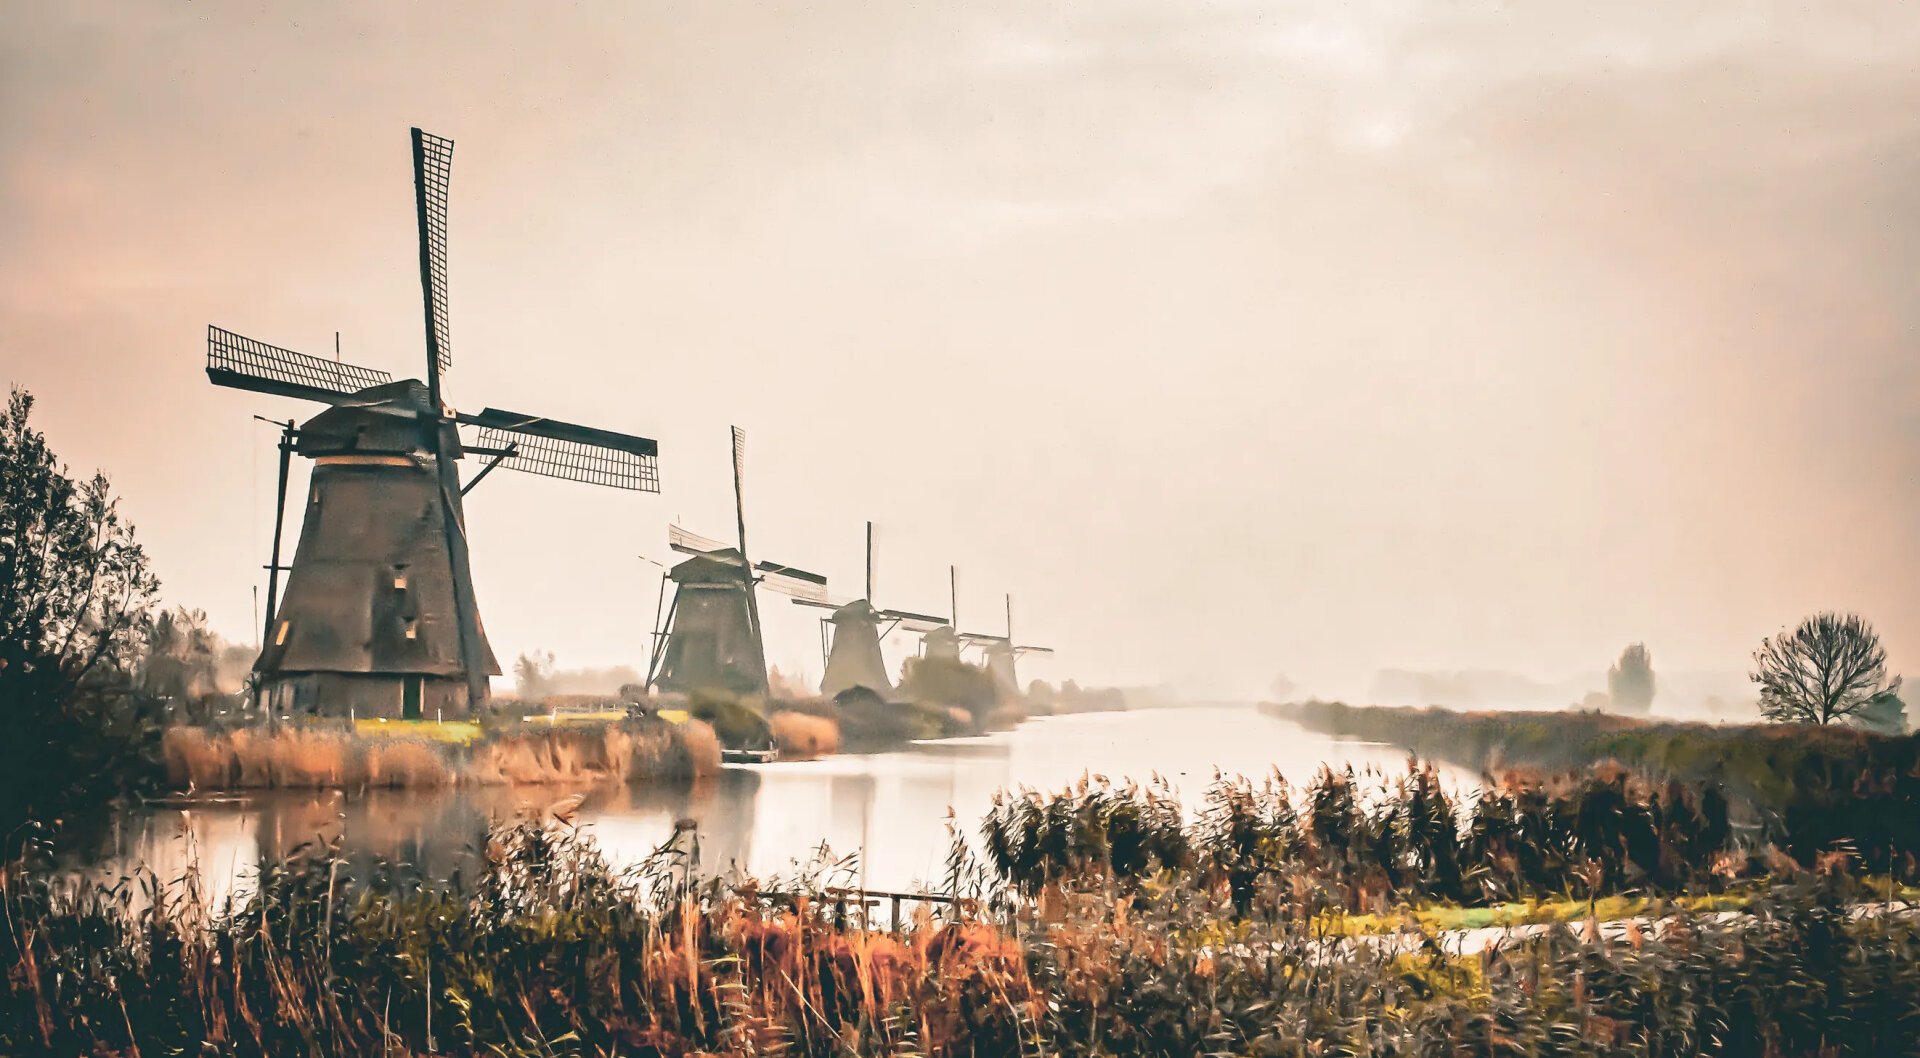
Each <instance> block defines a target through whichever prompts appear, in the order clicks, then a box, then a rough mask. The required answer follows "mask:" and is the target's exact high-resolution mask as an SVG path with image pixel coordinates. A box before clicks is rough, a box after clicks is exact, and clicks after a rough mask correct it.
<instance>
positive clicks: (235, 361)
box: [207, 324, 393, 400]
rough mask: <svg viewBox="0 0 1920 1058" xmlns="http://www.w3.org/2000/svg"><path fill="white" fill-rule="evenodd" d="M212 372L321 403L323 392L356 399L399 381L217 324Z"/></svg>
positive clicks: (210, 351) (210, 334) (229, 381)
mask: <svg viewBox="0 0 1920 1058" xmlns="http://www.w3.org/2000/svg"><path fill="white" fill-rule="evenodd" d="M207 374H208V376H210V377H211V378H212V379H213V380H214V381H215V382H218V383H221V384H223V385H232V386H236V387H238V388H243V389H260V388H266V387H261V386H257V385H255V386H249V385H246V384H245V383H246V382H247V381H248V380H251V381H253V382H265V383H272V384H274V387H273V388H272V389H271V390H270V391H272V392H282V393H285V394H286V395H289V396H310V397H312V398H313V399H316V400H324V399H326V397H325V396H323V394H333V395H336V396H351V395H353V394H355V393H358V392H360V391H361V390H363V389H367V388H369V387H372V386H383V385H386V384H387V383H389V382H391V381H393V376H392V375H390V374H388V373H387V372H385V371H381V370H378V369H375V368H371V367H361V366H360V365H358V364H344V363H341V362H340V361H338V360H326V359H323V358H321V357H318V356H308V355H307V354H305V353H296V352H294V351H293V350H291V349H282V348H281V347H279V346H277V345H268V344H267V343H266V342H262V341H258V340H256V339H253V338H248V337H247V336H245V335H242V334H235V333H233V332H232V331H230V330H227V329H226V328H224V327H216V326H213V325H211V324H210V325H208V327H207ZM295 391H317V392H312V393H308V392H295Z"/></svg>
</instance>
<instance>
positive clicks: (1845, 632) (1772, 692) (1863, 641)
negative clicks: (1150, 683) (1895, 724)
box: [1751, 613, 1900, 724]
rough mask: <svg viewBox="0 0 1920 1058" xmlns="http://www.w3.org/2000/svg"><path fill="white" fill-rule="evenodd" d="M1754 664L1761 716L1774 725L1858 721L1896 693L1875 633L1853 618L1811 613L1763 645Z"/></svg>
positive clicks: (1895, 681)
mask: <svg viewBox="0 0 1920 1058" xmlns="http://www.w3.org/2000/svg"><path fill="white" fill-rule="evenodd" d="M1753 664H1754V670H1753V673H1752V675H1751V679H1752V680H1753V682H1754V683H1757V684H1759V685H1760V712H1761V715H1763V716H1765V717H1766V718H1767V719H1769V720H1772V721H1775V722H1777V723H1797V724H1831V723H1833V722H1834V721H1836V720H1849V719H1856V720H1857V719H1858V718H1859V717H1861V716H1862V714H1866V713H1869V712H1870V710H1873V709H1883V708H1884V707H1885V704H1886V702H1887V700H1888V699H1890V698H1897V697H1898V693H1899V690H1900V677H1898V676H1895V677H1893V679H1892V680H1891V681H1889V680H1888V678H1887V652H1886V649H1885V648H1884V647H1882V646H1881V645H1880V636H1879V634H1878V633H1876V632H1875V631H1874V630H1873V626H1872V625H1870V624H1868V623H1867V622H1866V619H1865V618H1862V617H1860V616H1859V615H1857V614H1837V613H1822V614H1815V615H1814V616H1812V617H1809V618H1807V619H1806V620H1805V621H1802V622H1800V627H1798V628H1795V629H1793V630H1792V631H1783V632H1781V633H1780V634H1779V635H1776V636H1774V637H1773V638H1771V639H1769V640H1767V641H1766V642H1764V643H1762V644H1761V645H1760V649H1759V650H1756V651H1754V653H1753Z"/></svg>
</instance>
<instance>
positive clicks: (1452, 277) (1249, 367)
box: [0, 0, 1920, 710]
mask: <svg viewBox="0 0 1920 1058" xmlns="http://www.w3.org/2000/svg"><path fill="white" fill-rule="evenodd" d="M482 12H484V14H482ZM1915 54H1920V10H1916V9H1915V8H1913V7H1911V6H1910V5H1902V4H1899V3H1895V2H1892V0H1888V2H1884V3H1821V4H1786V3H1781V4H1755V5H1741V6H1739V7H1738V8H1737V9H1735V10H1727V8H1726V5H1714V4H1700V3H1687V2H1680V3H1674V2H1651V0H1644V2H1642V0H1635V2H1625V3H1617V4H1610V5H1602V6H1599V7H1595V6H1593V5H1587V4H1572V3H1563V2H1558V0H1539V2H1535V3H1529V4H1499V3H1467V4H1452V5H1433V4H1418V3H1411V2H1405V0H1397V2H1388V0H1371V2H1360V3H1351V2H1348V3H1333V2H1331V0H1329V2H1324V3H1321V2H1294V3H1278V2H1275V3H1262V2H1255V0H1235V2H1223V3H1216V4H1195V5H1174V4H1157V3H1143V2H1135V0H1113V2H1108V3H1101V4H1084V5H1045V6H1041V5H1025V4H1011V3H972V4H965V5H906V4H897V3H872V4H855V3H848V4H839V5H830V6H828V7H825V8H819V9H816V8H804V9H803V8H794V7H784V6H783V7H780V8H777V9H773V8H768V7H765V6H763V5H746V4H737V3H731V2H715V0H699V2H694V0H686V2H662V3H655V4H647V5H612V4H588V5H580V6H566V7H554V6H550V5H541V6H540V7H538V8H537V9H534V8H524V9H522V8H515V7H508V6H499V7H494V6H491V5H485V6H482V5H472V4H462V5H438V4H410V5H404V6H401V5H390V4H344V5H335V6H329V7H327V8H325V9H320V8H314V7H311V6H306V5H298V6H296V5H290V4H289V5H279V4H262V5H254V4H235V3H196V4H193V5H140V6H134V7H130V6H128V5H118V4H111V5H110V4H105V3H99V2H79V3H73V4H67V5H59V6H55V5H9V6H8V7H6V8H5V9H4V10H0V376H5V377H6V378H7V379H8V380H11V381H14V382H17V383H18V384H20V385H24V386H26V387H27V388H29V389H30V390H32V391H33V392H34V393H35V394H36V396H38V397H39V398H40V404H39V406H38V408H37V412H36V417H37V419H38V420H39V422H40V425H41V426H42V427H43V428H44V429H45V430H46V432H47V433H48V435H49V437H50V439H51V440H52V441H53V443H54V445H55V447H56V450H57V451H58V452H60V453H61V455H62V456H64V457H65V458H66V459H68V460H69V461H71V462H72V463H73V464H75V465H76V466H77V467H81V468H87V469H90V468H92V467H95V466H98V467H101V468H103V469H105V470H107V471H108V472H109V473H110V474H111V476H112V477H113V479H114V481H115V484H116V486H117V488H118V490H119V492H120V493H121V495H122V496H123V498H124V505H125V508H126V510H127V512H128V513H129V515H130V516H131V518H132V519H133V520H134V521H135V522H136V523H137V524H138V526H139V529H140V535H141V538H142V539H143V540H144V541H145V542H146V544H147V547H148V549H149V551H150V552H151V553H152V554H153V555H154V556H155V560H156V562H157V565H158V571H159V573H160V574H161V576H162V578H163V579H164V581H165V590H166V594H167V597H168V599H169V600H170V601H172V602H178V603H182V604H185V605H190V606H197V607H204V608H205V609H206V610H207V612H208V613H209V615H210V617H211V619H212V621H213V624H214V626H215V627H216V628H218V629H220V630H221V631H222V632H223V633H225V634H227V635H229V636H231V637H234V638H250V637H251V636H252V635H253V632H252V628H253V621H254V618H253V611H252V606H253V590H254V587H255V585H256V584H258V583H259V581H260V578H261V574H260V571H259V567H260V566H261V565H262V564H263V563H264V562H265V561H266V556H267V544H268V539H269V534H270V525H269V521H270V514H271V501H272V486H273V480H272V470H273V465H272V449H271V443H272V430H271V428H270V427H266V426H263V425H261V424H259V423H255V422H253V421H252V420H251V419H250V416H251V415H253V414H256V413H258V414H262V415H269V416H279V417H285V416H287V415H302V416H304V415H305V414H308V413H310V411H311V408H310V407H306V406H302V405H299V404H297V403H293V402H287V401H280V400H276V399H274V398H267V397H256V396H253V395H249V394H242V393H237V392H233V391H228V390H217V389H215V388H214V387H212V386H209V385H208V384H207V382H206V379H205V376H204V374H203V373H202V371H201V368H202V365H203V359H202V358H203V356H204V344H203V343H204V329H205V326H206V325H207V324H208V323H209V322H217V323H220V324H222V325H224V326H227V327H231V328H233V329H235V330H238V331H240V332H241V333H244V334H247V335H249V336H253V337H257V338H261V339H263V340H268V341H272V342H276V343H278V344H282V345H288V346H291V347H294V348H297V349H303V350H306V351H309V352H313V353H316V354H323V355H324V354H327V353H330V352H331V349H332V346H333V341H334V332H335V331H336V330H338V331H339V332H341V347H342V351H343V355H344V357H345V358H346V359H347V360H349V361H353V362H356V363H362V364H367V365H369V366H375V367H380V368H384V369H387V370H391V371H394V372H395V373H396V374H400V375H405V374H413V373H416V372H417V370H418V366H417V365H419V364H420V362H421V358H422V356H423V354H422V352H421V349H422V339H421V323H420V310H419V301H418V299H419V286H418V281H417V273H416V272H415V268H416V258H415V252H416V251H415V244H414V229H413V224H414V221H413V213H412V209H413V206H412V199H411V187H410V182H409V181H410V176H409V170H408V165H409V160H408V155H407V150H406V129H407V127H408V126H409V125H416V124H417V125H420V126H423V127H425V128H427V129H429V130H431V131H435V132H439V133H442V134H445V135H449V136H452V137H453V138H454V139H455V140H456V141H457V143H458V148H457V150H456V154H455V163H454V176H453V198H452V237H451V255H452V266H451V274H452V299H451V300H452V314H453V333H454V343H455V349H456V351H457V357H458V360H457V362H456V365H455V371H454V373H453V375H452V376H451V377H450V378H449V381H448V392H449V395H450V397H451V399H452V400H453V402H454V403H455V404H456V405H458V406H460V407H463V408H478V407H480V406H482V405H485V404H493V405H496V406H504V407H510V408H514V409H524V410H527V411H532V412H536V413H540V414H546V415H551V416H554V417H558V418H563V419H571V420H574V421H578V422H584V423H589V424H592V425H596V426H602V427H606V428H609V429H617V430H623V431H628V432H633V433H639V434H644V435H647V436H651V437H656V438H658V439H659V440H660V442H661V451H662V457H661V467H662V477H663V481H664V491H663V493H662V494H661V495H659V496H647V495H637V494H630V493H617V492H612V491H608V490H596V489H592V488H588V487H585V486H579V485H570V484H567V483H561V482H553V481H546V480H539V479H534V478H529V477H526V476H522V475H509V474H504V473H503V474H497V475H493V476H491V477H490V478H489V479H488V480H487V482H486V483H484V484H483V485H482V486H480V487H479V489H477V490H476V491H475V493H474V494H473V496H472V497H471V498H470V502H469V506H468V510H469V519H470V522H471V535H472V538H473V555H474V565H475V574H476V578H477V582H478V583H477V588H478V595H479V600H480V603H481V606H482V609H483V613H484V615H485V620H486V627H487V630H488V632H489V635H490V637H491V638H492V640H493V643H494V646H495V648H496V651H497V652H498V653H499V655H500V657H501V658H502V659H503V660H507V659H511V658H513V657H514V656H516V655H517V654H518V653H520V652H522V651H533V650H551V651H553V652H554V653H555V656H556V658H557V664H558V665H559V666H560V667H561V668H565V669H586V668H609V667H613V666H618V665H643V664H644V659H645V650H646V640H645V635H646V632H647V630H648V628H649V626H650V622H651V618H652V615H653V610H654V600H655V598H656V590H657V586H658V580H657V578H658V573H659V570H658V568H657V567H656V566H655V565H652V564H650V563H649V561H648V560H649V559H651V560H654V561H667V560H668V559H669V558H670V556H669V554H668V553H667V551H666V548H665V539H664V534H665V529H664V527H665V525H666V524H667V523H668V522H669V521H673V520H675V519H678V520H680V521H682V522H683V524H685V525H687V526H688V527H689V528H691V529H693V530H695V531H697V532H703V533H705V534H707V535H710V536H721V537H724V536H726V535H729V534H728V529H729V527H730V526H731V515H732V511H731V495H730V483H729V479H728V453H727V432H726V427H727V426H728V425H729V424H731V423H738V424H740V425H742V426H744V427H745V428H746V430H747V432H748V436H749V442H750V454H749V463H748V467H749V469H748V482H747V497H748V506H749V512H748V516H749V521H750V539H751V542H752V543H753V550H754V552H755V554H756V556H757V557H763V558H768V559H773V560H775V561H780V562H785V563H790V564H793V565H797V566H801V567H804V568H808V569H816V570H820V571H822V572H825V573H827V574H829V575H830V576H831V577H832V578H833V580H834V590H835V591H836V593H838V594H847V595H851V594H857V589H856V590H853V591H848V590H846V589H848V588H851V587H853V586H855V585H857V584H858V581H859V578H860V570H861V543H860V541H861V536H860V534H861V526H862V522H864V521H865V520H867V519H872V520H874V521H875V522H877V523H878V525H879V527H880V532H881V556H880V573H879V581H878V594H879V595H880V596H881V597H882V598H883V600H884V602H885V604H886V605H890V606H897V607H902V608H907V609H919V610H930V611H933V612H943V611H944V610H945V607H946V595H947V566H948V564H949V563H953V564H957V565H958V566H959V569H960V600H959V609H960V615H961V622H962V624H963V625H966V626H970V627H977V628H979V629H980V630H983V631H997V630H998V626H999V624H1000V621H1001V613H1002V603H1001V600H1002V596H1003V594H1005V593H1008V592H1011V593H1012V594H1013V595H1014V596H1015V606H1016V623H1017V631H1018V632H1019V634H1020V636H1021V638H1023V639H1026V640H1029V641H1031V642H1036V643H1042V644H1045V645H1048V646H1052V647H1054V648H1056V649H1057V651H1058V654H1057V655H1056V656H1055V657H1054V658H1053V659H1052V660H1051V661H1049V662H1046V663H1044V664H1036V665H1034V666H1032V669H1031V672H1030V673H1029V672H1028V671H1026V670H1023V672H1022V675H1023V676H1026V675H1029V674H1031V675H1035V676H1046V677H1048V678H1052V679H1056V680H1058V679H1060V678H1064V677H1067V676H1072V677H1075V678H1078V679H1079V680H1081V682H1083V683H1153V682H1158V681H1161V680H1171V681H1174V682H1176V683H1178V684H1180V685H1181V686H1183V687H1185V688H1187V689H1189V690H1190V691H1191V692H1192V693H1195V694H1200V695H1206V696H1216V697H1218V696H1254V695H1258V694H1261V693H1263V691H1264V689H1265V688H1266V687H1267V685H1268V684H1269V682H1270V681H1271V680H1272V678H1273V676H1274V674H1275V673H1276V672H1281V671H1284V672H1286V673H1287V674H1288V675H1289V677H1290V678H1291V679H1292V680H1293V681H1294V682H1295V684H1297V686H1298V687H1299V688H1300V690H1301V691H1302V693H1311V694H1319V695H1322V696H1339V697H1346V698H1349V699H1353V700H1360V699H1362V698H1364V697H1366V695H1367V694H1368V692H1369V691H1370V689H1371V688H1372V686H1373V682H1374V680H1375V674H1376V673H1377V672H1378V671H1379V670H1381V669H1403V670H1411V671H1428V672H1454V673H1458V672H1469V671H1476V670H1500V671H1504V672H1511V673H1515V674H1518V675H1520V676H1522V677H1524V678H1525V679H1528V680H1533V681H1537V682H1539V683H1542V684H1546V685H1550V686H1555V687H1557V686H1558V685H1559V684H1560V683H1562V682H1568V681H1570V682H1575V683H1577V682H1580V681H1581V678H1582V674H1589V673H1594V672H1600V671H1603V670H1604V669H1605V667H1606V665H1607V664H1608V663H1609V662H1611V661H1612V659H1613V658H1615V657H1616V656H1617V655H1618V653H1619V651H1620V648H1621V647H1622V646H1624V645H1625V644H1627V643H1629V642H1639V641H1644V642H1646V643H1647V644H1648V645H1649V646H1650V647H1651V648H1652V650H1653V653H1654V657H1655V660H1656V664H1657V665H1660V666H1666V667H1671V668H1672V669H1673V670H1674V671H1676V672H1682V671H1703V672H1714V673H1726V672H1733V673H1735V674H1737V673H1738V672H1739V671H1740V670H1741V668H1742V667H1743V666H1744V664H1745V662H1746V659H1747V656H1748V654H1749V653H1750V652H1751V650H1752V649H1753V648H1754V647H1755V646H1756V645H1758V643H1759V642H1760V640H1761V639H1762V638H1763V637H1764V636H1766V635H1768V634H1771V633H1772V632H1774V631H1776V630H1777V629H1778V628H1780V627H1781V626H1783V625H1786V624H1789V623H1792V622H1795V621H1797V620H1798V619H1800V618H1801V617H1802V616H1804V615H1806V614H1808V613H1810V612H1812V611H1815V610H1819V609H1843V610H1856V611H1858V612H1860V613H1862V614H1864V615H1866V616H1867V617H1868V618H1869V619H1871V620H1873V621H1874V622H1875V623H1876V624H1877V625H1878V627H1879V628H1880V630H1881V631H1882V633H1883V634H1884V635H1885V637H1886V639H1887V642H1888V648H1889V654H1890V659H1891V663H1892V667H1893V668H1894V669H1895V670H1896V671H1898V670H1902V669H1903V668H1904V669H1907V670H1911V669H1912V668H1914V667H1915V665H1914V660H1913V659H1915V658H1916V657H1920V595H1917V594H1916V592H1915V589H1914V584H1915V577H1914V574H1915V572H1916V569H1915V565H1916V563H1915V559H1914V558H1913V548H1912V541H1913V540H1914V539H1915V538H1916V531H1917V530H1920V499H1916V490H1915V489H1914V487H1913V486H1914V483H1915V481H1916V480H1920V386H1917V385H1916V383H1917V382H1920V379H1917V378H1916V374H1920V367H1916V364H1917V363H1920V361H1917V360H1916V358H1915V356H1914V355H1913V349H1914V345H1915V337H1916V334H1915V331H1916V313H1920V298H1916V297H1915V294H1916V290H1915V277H1916V276H1920V267H1917V266H1920V239H1916V238H1915V231H1914V228H1915V217H1916V207H1917V206H1920V179H1916V178H1917V177H1920V68H1916V66H1915V64H1914V63H1913V61H1912V57H1913V56H1914V55H1915ZM469 473H471V468H470V469H469ZM303 493H304V477H303V476H302V475H300V474H296V479H295V482H294V493H293V494H294V495H295V496H296V497H298V496H300V495H302V494H303ZM642 556H644V558H643V557H642ZM262 594H264V592H263V593H262ZM764 609H765V610H766V611H767V622H768V626H769V629H770V633H771V635H772V643H771V644H770V648H769V655H770V660H771V661H773V662H774V663H776V664H778V665H780V666H781V667H782V669H783V670H785V671H788V672H793V671H796V670H798V671H807V672H810V673H811V674H813V675H814V676H816V677H817V675H818V673H819V669H820V662H819V648H818V637H817V628H816V626H815V623H814V613H813V612H811V611H806V610H803V609H800V608H798V607H791V606H787V605H786V604H785V603H784V601H778V600H775V601H771V602H769V603H768V605H767V606H765V607H764ZM897 654H898V650H897V649H896V654H895V657H896V661H895V663H896V664H897ZM509 664H510V662H509ZM1589 689H1592V688H1589ZM1562 704H1564V703H1562ZM1655 708H1656V710H1658V709H1660V708H1661V706H1660V704H1658V703H1656V706H1655Z"/></svg>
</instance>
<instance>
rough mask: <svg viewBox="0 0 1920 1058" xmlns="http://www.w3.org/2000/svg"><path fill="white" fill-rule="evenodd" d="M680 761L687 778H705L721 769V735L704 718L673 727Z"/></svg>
mask: <svg viewBox="0 0 1920 1058" xmlns="http://www.w3.org/2000/svg"><path fill="white" fill-rule="evenodd" d="M673 731H674V743H675V748H676V749H678V750H679V757H680V759H679V763H680V765H681V766H682V767H684V768H685V769H686V776H685V777H686V778H690V779H704V778H706V777H708V776H710V775H715V774H718V773H719V771H720V736H719V735H717V734H715V733H714V730H713V725H711V724H709V723H707V722H706V721H704V720H689V721H687V722H686V723H684V724H677V725H675V726H674V728H673Z"/></svg>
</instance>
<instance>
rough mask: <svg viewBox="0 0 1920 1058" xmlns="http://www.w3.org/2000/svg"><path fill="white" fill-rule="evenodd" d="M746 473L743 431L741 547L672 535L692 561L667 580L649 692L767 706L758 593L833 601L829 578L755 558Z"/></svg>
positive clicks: (737, 476)
mask: <svg viewBox="0 0 1920 1058" xmlns="http://www.w3.org/2000/svg"><path fill="white" fill-rule="evenodd" d="M745 472H746V433H745V432H744V431H742V430H741V429H740V428H739V427H738V426H736V427H734V428H733V505H734V524H735V528H736V530H737V534H738V535H737V539H736V543H735V545H734V546H728V545H726V544H723V543H721V542H719V541H717V540H714V539H711V538H709V537H704V536H699V535H697V534H695V533H692V532H690V531H688V530H686V529H683V528H681V527H680V526H678V525H673V526H668V527H667V546H668V547H670V548H672V549H673V550H675V551H677V552H680V553H681V554H684V555H689V556H691V557H689V558H688V559H686V560H685V561H683V562H680V563H678V564H677V565H675V566H674V567H673V568H672V569H670V570H668V571H667V573H666V578H667V580H670V581H672V582H673V599H672V602H670V603H669V604H668V606H667V608H666V610H665V611H664V613H663V614H662V615H661V616H660V617H659V619H658V620H657V621H656V622H655V628H654V632H653V651H652V658H651V660H650V661H649V663H648V665H647V686H648V688H650V689H652V690H658V691H666V692H669V693H676V694H692V693H693V692H695V691H703V690H708V691H711V690H719V691H727V692H731V693H733V694H737V695H749V696H756V697H760V698H763V699H764V698H765V697H766V696H767V693H768V689H769V688H768V683H767V649H766V640H765V637H764V636H763V635H762V633H761V625H760V605H759V602H758V600H757V598H756V595H755V590H756V588H765V589H767V590H768V591H772V592H775V593H778V594H781V595H789V596H792V597H794V598H796V599H814V600H819V601H821V602H824V601H825V600H826V597H827V578H825V577H823V576H820V575H819V574H817V573H809V572H807V571H806V570H803V569H799V568H796V567H793V566H784V565H780V564H778V563H773V562H755V561H753V560H752V559H751V558H749V557H748V552H747V515H746V502H745V497H744V495H743V491H742V490H743V480H742V479H743V477H744V475H745ZM664 587H665V585H664V584H663V585H662V588H663V589H664Z"/></svg>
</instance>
